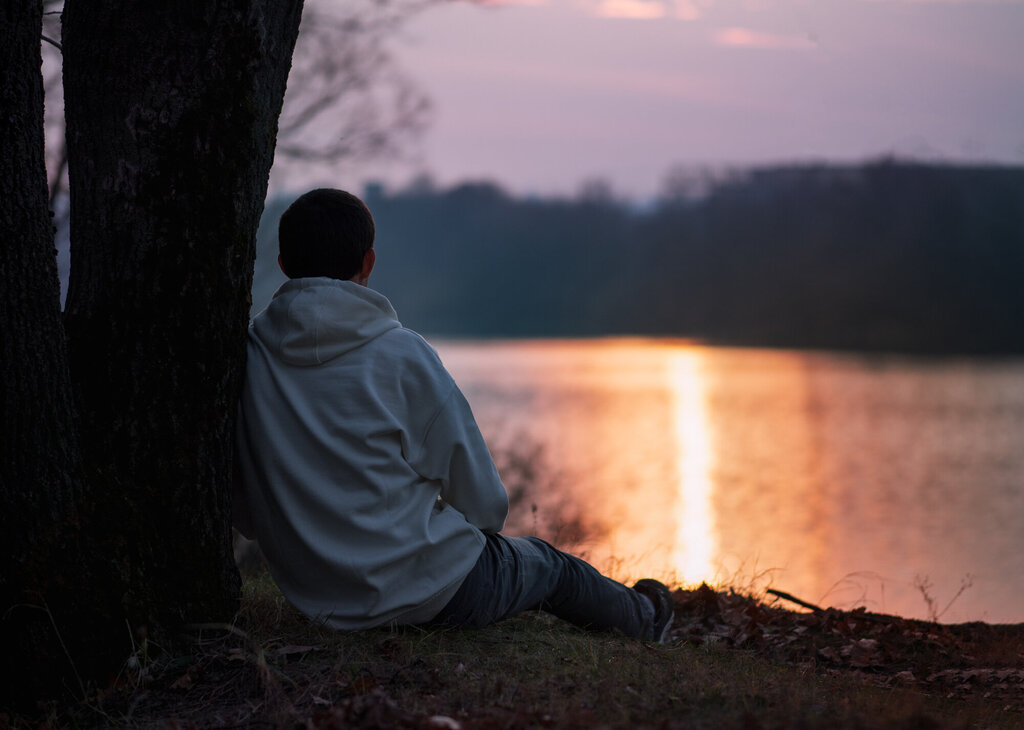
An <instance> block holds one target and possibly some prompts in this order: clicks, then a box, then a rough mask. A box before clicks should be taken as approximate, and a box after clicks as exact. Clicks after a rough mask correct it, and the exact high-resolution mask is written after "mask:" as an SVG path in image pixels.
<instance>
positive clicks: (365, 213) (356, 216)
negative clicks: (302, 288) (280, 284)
mask: <svg viewBox="0 0 1024 730" xmlns="http://www.w3.org/2000/svg"><path fill="white" fill-rule="evenodd" d="M374 233H375V228H374V225H373V216H372V215H370V211H369V209H368V208H367V207H366V205H364V204H363V201H361V200H360V199H359V198H357V197H356V196H355V195H352V194H351V193H347V192H345V191H344V190H333V189H331V188H317V189H316V190H310V191H309V192H308V193H306V194H304V195H302V196H300V197H299V198H298V199H297V200H296V201H295V202H294V203H292V204H291V205H290V206H288V210H286V211H285V212H284V214H283V215H282V216H281V221H280V223H278V226H277V241H278V247H279V249H280V253H281V268H283V269H284V272H285V274H287V275H288V276H289V277H290V278H292V279H299V278H302V277H306V276H329V277H331V278H332V279H351V278H352V277H353V276H355V275H356V274H357V273H359V270H360V268H361V267H362V265H363V257H364V256H366V252H367V251H369V250H370V249H371V248H373V237H374Z"/></svg>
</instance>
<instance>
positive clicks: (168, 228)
mask: <svg viewBox="0 0 1024 730" xmlns="http://www.w3.org/2000/svg"><path fill="white" fill-rule="evenodd" d="M301 4H302V3H301V0H277V1H275V0H221V1H219V2H214V1H213V0H209V1H207V2H190V3H165V2H154V0H134V1H131V2H127V3H107V2H101V1H100V0H68V2H67V4H66V7H65V11H64V32H63V47H64V85H65V105H66V106H65V109H66V112H65V113H66V118H67V145H68V156H69V178H70V192H71V245H72V257H71V261H72V270H71V280H70V285H69V291H68V297H67V305H66V310H65V321H66V326H67V328H68V333H69V337H70V345H71V348H70V352H71V363H72V366H71V372H72V378H73V384H74V389H75V394H76V397H77V404H78V408H79V412H80V416H81V424H82V429H81V433H82V447H83V458H84V461H85V465H86V473H87V475H88V477H89V479H90V480H91V481H92V482H93V483H94V484H95V486H96V487H97V490H96V493H97V494H98V495H101V501H100V505H99V507H98V510H99V514H100V515H101V518H100V519H101V523H100V524H98V525H96V526H95V529H96V531H97V532H96V533H95V534H98V535H105V536H107V538H109V539H112V540H113V544H109V543H108V544H107V545H106V546H105V547H104V549H105V550H111V551H113V552H114V554H117V555H118V556H119V559H120V560H122V561H123V565H124V566H125V569H126V570H127V574H128V577H129V586H130V588H129V592H128V594H127V595H126V597H125V603H126V608H127V610H128V613H129V616H130V619H131V622H132V625H133V627H134V628H135V630H136V631H137V632H138V634H139V635H140V636H142V635H143V634H144V633H146V634H148V636H149V637H151V638H158V639H159V641H161V642H164V641H166V640H167V638H168V637H169V635H170V634H171V632H172V631H173V630H174V629H175V628H176V627H178V626H180V624H181V623H182V622H193V621H224V620H228V619H230V617H231V616H232V614H233V611H234V608H235V605H236V600H237V594H238V573H237V571H236V570H235V568H234V564H233V562H232V559H231V544H230V514H229V510H230V505H229V497H230V489H229V484H230V479H231V468H232V454H233V451H232V448H233V447H232V443H233V441H232V433H233V429H234V415H235V403H236V400H237V394H238V390H239V387H240V377H241V373H242V368H243V364H244V353H245V344H244V340H245V331H246V325H247V317H248V310H249V288H250V284H251V280H252V266H253V259H254V255H255V253H254V245H255V244H254V242H255V233H256V228H257V224H258V222H259V217H260V213H261V211H262V207H263V200H264V197H265V195H266V189H267V177H268V173H269V169H270V164H271V161H272V157H273V150H274V144H275V136H276V131H277V118H278V115H279V113H280V107H281V99H282V97H283V94H284V88H285V82H286V79H287V73H288V69H289V64H290V58H291V53H292V49H293V45H294V41H295V36H296V33H297V31H298V21H299V15H300V12H301Z"/></svg>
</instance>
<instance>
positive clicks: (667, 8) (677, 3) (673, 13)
mask: <svg viewBox="0 0 1024 730" xmlns="http://www.w3.org/2000/svg"><path fill="white" fill-rule="evenodd" d="M708 4H709V0H588V1H587V2H584V3H583V5H584V7H585V8H586V10H587V12H589V13H591V14H593V15H596V16H598V17H599V18H626V19H630V20H658V19H661V18H674V19H676V20H697V19H698V18H700V17H701V16H702V15H703V9H702V7H703V6H706V5H708Z"/></svg>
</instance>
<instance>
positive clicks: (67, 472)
mask: <svg viewBox="0 0 1024 730" xmlns="http://www.w3.org/2000/svg"><path fill="white" fill-rule="evenodd" d="M41 21H42V5H41V3H40V2H39V0H28V1H24V0H23V1H21V2H5V3H0V38H2V39H3V42H2V43H0V242H2V246H0V332H2V333H3V336H2V337H0V419H2V421H0V429H2V431H0V499H2V506H0V561H2V562H0V646H2V647H3V651H2V652H0V653H2V655H3V666H4V672H3V676H4V678H5V679H4V681H3V682H2V683H0V697H2V698H3V699H4V700H5V705H7V704H16V705H20V706H22V707H25V706H28V705H31V704H32V701H33V699H34V698H35V697H37V696H41V695H43V694H52V692H50V691H48V689H47V688H49V690H52V689H53V688H58V689H62V688H66V689H69V690H71V691H73V692H76V693H77V692H79V691H80V688H81V679H80V678H81V677H82V676H83V675H88V674H90V673H94V672H95V671H97V670H98V669H99V668H100V667H106V668H109V667H110V666H111V665H110V663H109V657H110V654H109V649H110V648H111V647H112V646H113V645H116V643H117V640H116V639H111V637H110V636H109V635H108V636H107V637H106V638H105V642H104V643H103V644H102V645H100V646H97V645H96V643H94V639H96V638H97V633H103V632H102V631H100V632H96V631H95V630H96V629H97V627H100V626H103V627H106V628H107V629H112V628H113V627H115V626H117V625H118V623H119V622H118V620H117V618H116V617H117V609H116V607H115V606H114V604H116V600H113V601H112V600H111V597H112V591H111V588H112V584H111V583H110V581H109V579H107V578H103V577H101V576H100V575H99V574H97V573H96V572H95V571H94V567H95V566H92V565H90V564H88V563H87V561H86V559H85V554H84V553H83V552H82V551H81V549H80V546H79V538H80V526H81V524H82V523H81V518H82V516H83V513H82V510H81V506H82V504H83V498H84V495H85V489H84V488H85V484H84V482H83V480H82V473H81V462H80V455H79V447H78V440H77V438H76V429H75V423H74V412H73V404H72V395H71V384H70V380H69V377H68V366H67V363H68V356H67V343H66V340H65V336H64V330H63V327H62V324H61V319H60V291H59V284H58V281H57V267H56V260H55V258H54V241H53V224H52V222H51V215H50V210H49V203H48V198H49V195H48V191H47V187H46V170H45V163H44V151H43V80H42V75H41V73H40V65H41V63H42V59H41V56H40V51H39V44H40V40H39V37H40V33H41ZM115 598H116V597H115ZM121 626H123V624H121ZM72 657H74V659H72Z"/></svg>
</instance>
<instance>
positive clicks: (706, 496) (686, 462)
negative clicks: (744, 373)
mask: <svg viewBox="0 0 1024 730" xmlns="http://www.w3.org/2000/svg"><path fill="white" fill-rule="evenodd" d="M668 370H669V378H670V383H669V389H670V392H671V393H672V423H673V426H674V429H675V434H674V435H675V461H676V478H677V483H676V484H677V491H676V494H677V501H676V520H675V522H676V535H675V538H676V539H675V548H674V550H673V556H672V558H673V560H672V563H673V566H674V567H675V569H676V570H677V571H678V580H679V581H680V582H683V583H699V582H701V581H704V580H707V581H711V579H712V578H713V577H714V566H713V561H714V556H715V549H716V539H715V516H714V510H713V508H712V505H711V494H712V482H711V470H712V467H713V458H714V457H713V454H714V444H713V442H712V432H711V421H710V418H709V415H708V408H707V403H706V395H705V390H706V388H705V382H704V376H703V372H702V369H701V362H700V355H699V354H698V351H696V350H693V349H685V350H680V351H679V352H677V353H674V354H673V355H672V356H671V359H670V361H669V369H668Z"/></svg>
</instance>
